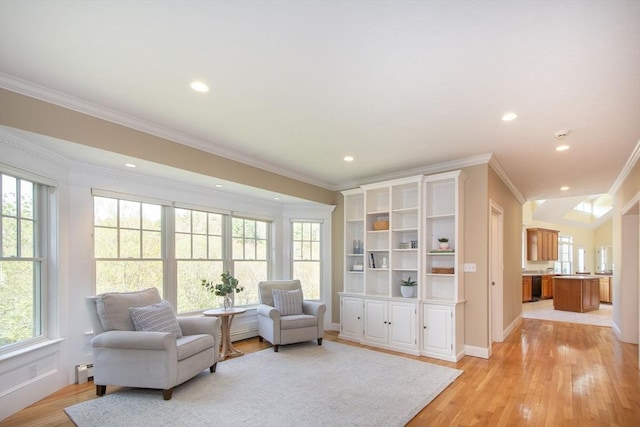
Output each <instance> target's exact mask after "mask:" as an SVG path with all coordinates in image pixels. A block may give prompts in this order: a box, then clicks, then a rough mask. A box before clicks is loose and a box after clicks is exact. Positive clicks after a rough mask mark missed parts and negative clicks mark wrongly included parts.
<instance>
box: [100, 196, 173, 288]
mask: <svg viewBox="0 0 640 427" xmlns="http://www.w3.org/2000/svg"><path fill="white" fill-rule="evenodd" d="M93 207H94V215H93V217H94V223H93V224H94V230H93V233H94V256H95V258H96V292H97V293H103V292H124V291H134V290H141V289H146V288H151V287H155V288H158V291H159V292H160V293H161V294H162V290H163V286H162V285H163V277H164V274H163V270H164V260H163V255H162V254H163V250H162V235H163V233H162V206H160V205H154V204H149V203H141V202H134V201H130V200H119V199H112V198H107V197H94V203H93Z"/></svg>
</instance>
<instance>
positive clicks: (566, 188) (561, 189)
mask: <svg viewBox="0 0 640 427" xmlns="http://www.w3.org/2000/svg"><path fill="white" fill-rule="evenodd" d="M568 189H569V187H568V186H566V185H564V186H562V187H560V191H567V190H568Z"/></svg>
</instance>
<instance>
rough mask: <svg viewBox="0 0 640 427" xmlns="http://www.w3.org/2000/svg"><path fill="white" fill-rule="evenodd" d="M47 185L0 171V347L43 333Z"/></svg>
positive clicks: (47, 208)
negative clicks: (0, 198) (0, 177)
mask: <svg viewBox="0 0 640 427" xmlns="http://www.w3.org/2000/svg"><path fill="white" fill-rule="evenodd" d="M47 189H48V186H46V185H44V184H40V183H38V182H33V181H30V180H27V179H22V178H20V177H18V176H13V175H9V174H4V173H3V174H2V179H1V181H0V194H2V201H1V204H2V209H1V212H0V215H1V218H2V221H1V222H0V240H1V241H2V243H1V245H0V316H1V319H0V348H2V349H3V350H4V349H7V350H10V349H11V348H14V347H15V346H20V345H23V344H27V343H29V342H31V341H34V340H36V341H37V340H39V339H42V338H44V337H45V335H46V328H45V324H44V319H45V312H46V304H45V295H46V288H47V281H46V277H47V275H46V271H45V269H46V261H47V257H46V253H47V251H46V245H47V241H48V227H47V223H48V210H49V206H48V204H49V201H48V197H47Z"/></svg>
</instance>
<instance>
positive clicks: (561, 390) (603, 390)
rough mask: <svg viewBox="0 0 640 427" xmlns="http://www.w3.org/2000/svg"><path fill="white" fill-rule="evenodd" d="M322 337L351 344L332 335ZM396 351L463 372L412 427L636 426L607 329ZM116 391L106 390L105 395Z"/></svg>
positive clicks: (50, 420)
mask: <svg viewBox="0 0 640 427" xmlns="http://www.w3.org/2000/svg"><path fill="white" fill-rule="evenodd" d="M325 339H327V340H331V341H340V342H344V343H347V344H352V345H356V346H357V345H358V344H353V343H349V342H347V341H342V340H339V339H338V337H337V334H336V333H335V332H328V333H326V335H325ZM234 345H235V346H236V347H237V348H239V349H241V350H242V351H244V352H245V353H246V352H253V351H258V350H261V349H263V348H267V347H269V344H268V343H267V342H266V341H265V342H264V343H259V342H258V339H257V338H252V339H248V340H244V341H239V342H236V343H234ZM387 353H392V352H387ZM399 355H401V356H403V357H410V358H414V359H419V360H423V361H428V362H431V363H435V364H439V365H444V366H450V367H456V368H458V369H462V370H463V371H464V373H463V374H462V375H461V376H460V377H459V378H458V379H457V380H456V381H455V382H454V383H453V384H451V385H450V386H449V387H448V388H447V389H446V390H445V391H444V392H442V393H441V394H440V395H439V396H438V397H437V398H436V399H434V400H433V401H432V402H431V404H429V405H428V406H427V407H426V408H424V409H423V410H422V411H421V412H420V413H419V414H418V415H416V417H415V418H414V419H413V420H412V421H411V422H410V423H409V424H408V425H409V426H412V427H415V426H451V425H453V426H519V425H530V426H554V427H555V426H581V427H585V426H625V427H627V426H628V427H631V426H640V370H638V346H637V345H633V344H625V343H621V342H620V341H618V340H617V339H616V338H615V336H614V334H613V332H612V330H611V328H606V327H599V326H590V325H581V324H573V323H561V322H551V321H545V320H535V319H523V320H522V321H521V322H520V324H519V327H518V328H516V330H514V331H513V332H512V333H511V334H510V335H509V336H508V337H507V339H506V340H505V341H504V342H503V343H496V344H494V346H493V355H492V356H491V358H490V359H488V360H486V359H480V358H476V357H470V356H467V357H464V358H463V359H462V360H461V361H460V362H458V363H449V362H443V361H440V360H435V359H429V358H425V357H414V356H406V355H402V354H399ZM218 369H224V362H220V364H219V365H218ZM214 375H215V374H214ZM381 386H384V385H382V384H381ZM116 390H117V387H107V393H110V392H114V391H116ZM95 398H96V396H95V387H94V386H93V383H91V382H89V383H87V384H82V385H69V386H67V387H65V388H63V389H62V390H60V391H58V392H56V393H54V394H53V395H51V396H49V397H47V398H45V399H43V400H41V401H40V402H37V403H35V404H33V405H31V406H30V407H28V408H25V409H24V410H22V411H20V412H18V413H16V414H14V415H12V416H11V417H9V418H7V419H5V420H4V421H0V425H1V426H3V427H5V426H6V427H9V426H73V423H72V422H71V421H70V420H69V419H68V417H67V416H66V414H65V413H64V412H63V409H64V408H65V407H67V406H70V405H73V404H75V403H78V402H83V401H86V400H89V399H95ZM158 399H162V393H161V392H160V391H158ZM336 399H340V396H336ZM371 425H372V426H374V425H375V422H373V423H372V424H371Z"/></svg>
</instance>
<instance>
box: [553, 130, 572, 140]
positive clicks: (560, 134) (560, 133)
mask: <svg viewBox="0 0 640 427" xmlns="http://www.w3.org/2000/svg"><path fill="white" fill-rule="evenodd" d="M569 133H571V131H570V130H559V131H556V133H554V135H555V136H556V139H560V140H562V139H565V138H566V137H567V136H569Z"/></svg>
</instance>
